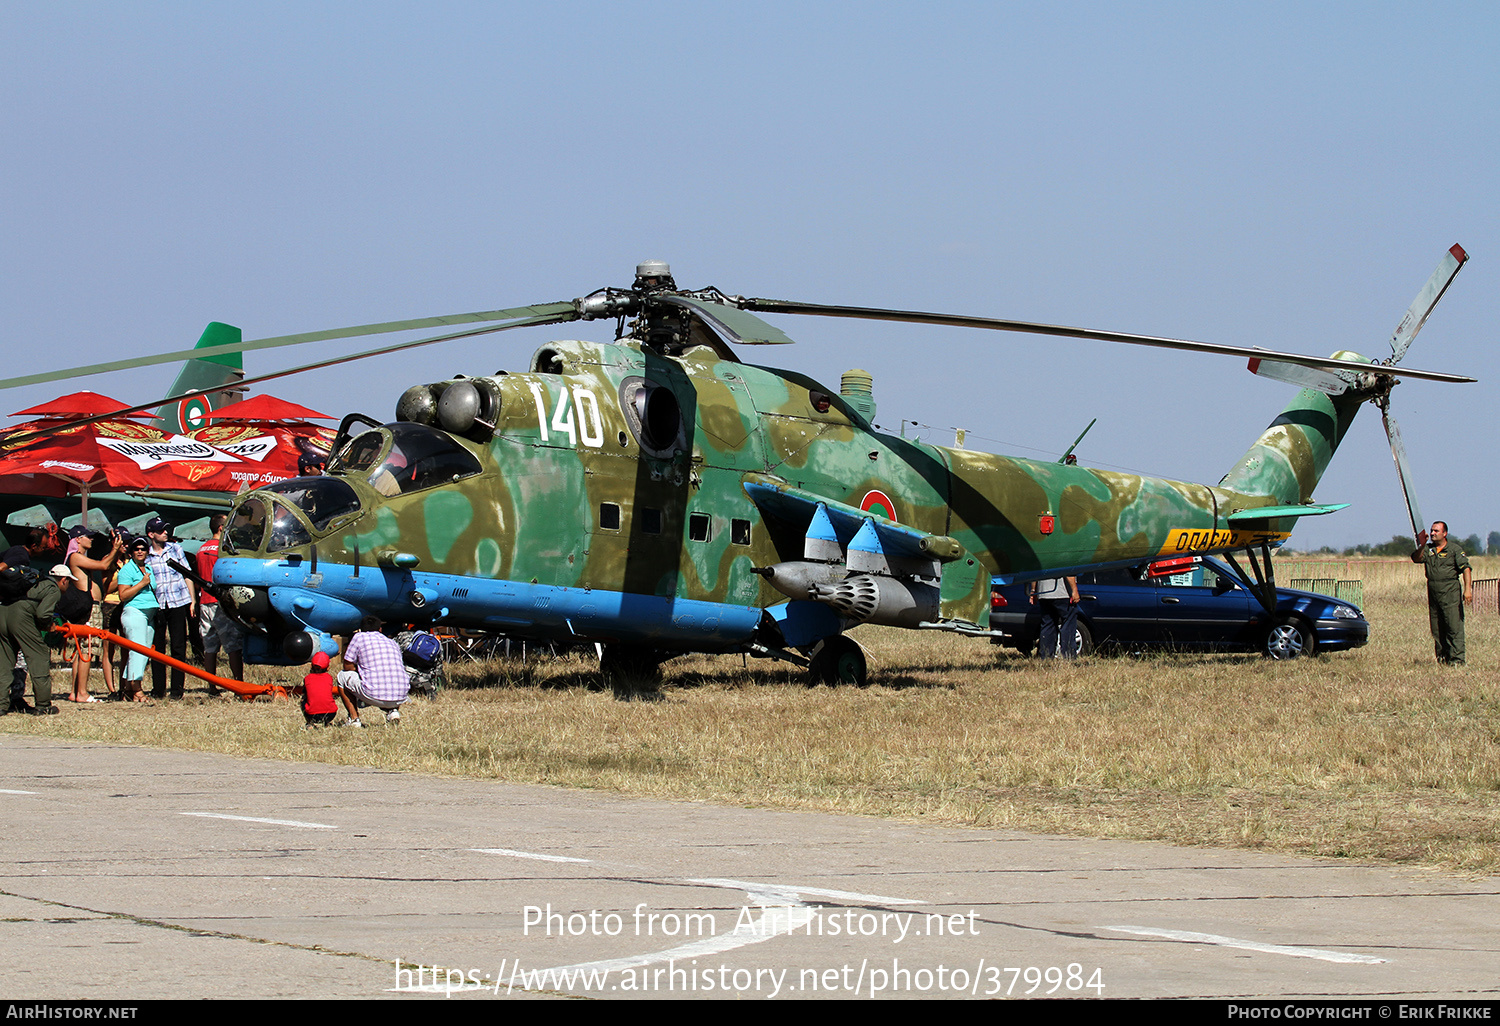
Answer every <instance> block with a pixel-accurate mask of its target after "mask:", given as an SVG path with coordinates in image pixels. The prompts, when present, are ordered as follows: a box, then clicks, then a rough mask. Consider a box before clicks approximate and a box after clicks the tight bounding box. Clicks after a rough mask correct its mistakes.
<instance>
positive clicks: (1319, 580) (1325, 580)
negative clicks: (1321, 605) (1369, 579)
mask: <svg viewBox="0 0 1500 1026" xmlns="http://www.w3.org/2000/svg"><path fill="white" fill-rule="evenodd" d="M1287 587H1288V588H1300V589H1301V590H1303V591H1315V592H1317V593H1318V594H1319V595H1332V596H1333V597H1334V598H1336V599H1338V600H1339V601H1340V602H1352V603H1354V604H1355V605H1356V606H1360V607H1363V606H1364V604H1365V582H1364V581H1362V580H1342V581H1341V580H1339V579H1338V578H1337V577H1293V578H1292V579H1291V580H1290V581H1288V582H1287Z"/></svg>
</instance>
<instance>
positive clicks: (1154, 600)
mask: <svg viewBox="0 0 1500 1026" xmlns="http://www.w3.org/2000/svg"><path fill="white" fill-rule="evenodd" d="M1251 587H1252V584H1251V583H1250V582H1248V581H1246V580H1245V578H1244V577H1242V576H1241V575H1240V574H1238V573H1236V572H1235V570H1234V569H1233V568H1232V567H1230V566H1229V565H1228V564H1227V563H1224V562H1222V561H1220V560H1217V559H1214V558H1213V557H1211V556H1192V557H1187V558H1178V559H1170V560H1161V561H1158V562H1155V563H1143V564H1141V565H1139V566H1133V567H1126V568H1122V569H1115V570H1099V571H1095V572H1092V573H1088V574H1081V575H1079V577H1078V592H1079V597H1080V601H1079V605H1078V641H1079V645H1078V651H1079V652H1080V653H1081V654H1087V653H1089V652H1091V651H1093V650H1094V649H1095V648H1115V649H1124V650H1127V651H1128V650H1133V649H1139V648H1178V649H1195V650H1224V651H1243V652H1260V653H1262V654H1263V655H1267V656H1270V657H1271V658H1272V659H1295V658H1297V657H1298V656H1302V655H1311V654H1312V653H1314V652H1335V651H1339V650H1342V649H1349V648H1358V647H1359V646H1361V645H1363V644H1365V643H1366V642H1367V641H1369V639H1370V624H1369V622H1368V621H1367V620H1365V618H1364V614H1363V613H1361V612H1360V610H1359V607H1357V606H1354V605H1352V604H1350V603H1348V602H1344V601H1341V600H1339V599H1336V598H1332V597H1330V596H1328V595H1319V594H1316V593H1314V592H1310V591H1296V590H1293V589H1291V588H1277V589H1276V615H1275V616H1274V617H1273V616H1269V615H1267V613H1266V611H1265V609H1264V608H1263V607H1262V606H1261V604H1260V602H1258V601H1257V600H1256V598H1255V596H1254V594H1253V593H1252V592H1251V590H1250V589H1251ZM1027 588H1028V585H1026V584H1010V585H1001V584H1000V583H999V582H998V581H996V582H994V583H993V584H992V589H991V592H990V626H991V627H994V628H996V629H998V630H1002V631H1004V632H1005V637H1004V638H1001V639H997V644H1001V645H1008V646H1010V647H1012V648H1015V649H1018V650H1020V651H1021V652H1022V653H1023V654H1029V653H1030V652H1031V651H1032V650H1033V649H1035V648H1036V644H1037V639H1038V637H1039V636H1040V635H1041V614H1040V613H1039V612H1038V611H1037V607H1036V606H1034V605H1032V604H1031V603H1030V601H1029V600H1028V599H1027Z"/></svg>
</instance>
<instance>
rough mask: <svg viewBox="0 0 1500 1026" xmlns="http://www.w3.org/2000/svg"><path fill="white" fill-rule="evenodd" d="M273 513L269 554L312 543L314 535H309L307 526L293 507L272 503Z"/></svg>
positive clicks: (268, 547) (267, 547) (267, 546)
mask: <svg viewBox="0 0 1500 1026" xmlns="http://www.w3.org/2000/svg"><path fill="white" fill-rule="evenodd" d="M271 505H272V509H273V513H272V515H271V538H270V541H269V542H267V544H266V551H267V552H280V551H281V550H282V549H294V548H296V547H297V546H298V545H306V544H308V543H309V542H311V541H312V535H311V534H310V533H308V530H307V527H306V525H304V524H303V523H302V520H301V518H299V517H298V516H297V514H296V513H295V512H294V511H293V509H292V507H291V506H288V505H285V504H284V503H280V502H275V503H272V504H271Z"/></svg>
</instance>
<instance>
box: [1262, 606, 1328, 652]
mask: <svg viewBox="0 0 1500 1026" xmlns="http://www.w3.org/2000/svg"><path fill="white" fill-rule="evenodd" d="M1316 647H1317V641H1316V640H1315V639H1314V638H1313V633H1312V631H1310V630H1308V629H1307V625H1306V624H1304V623H1303V622H1302V621H1301V620H1298V619H1297V618H1295V617H1291V616H1284V617H1282V618H1281V619H1280V620H1278V621H1276V625H1275V626H1274V627H1272V628H1271V629H1270V630H1269V631H1267V632H1266V643H1265V647H1264V648H1263V649H1262V653H1263V654H1264V655H1267V656H1269V657H1270V658H1272V659H1296V658H1297V657H1298V656H1310V655H1312V654H1313V649H1314V648H1316Z"/></svg>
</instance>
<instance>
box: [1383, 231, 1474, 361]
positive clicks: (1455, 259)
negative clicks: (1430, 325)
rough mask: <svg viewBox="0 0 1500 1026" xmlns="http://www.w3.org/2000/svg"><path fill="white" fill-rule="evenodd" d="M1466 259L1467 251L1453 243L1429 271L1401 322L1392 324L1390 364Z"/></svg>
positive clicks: (1404, 348) (1404, 352)
mask: <svg viewBox="0 0 1500 1026" xmlns="http://www.w3.org/2000/svg"><path fill="white" fill-rule="evenodd" d="M1468 259H1469V254H1467V253H1465V252H1464V248H1463V247H1462V246H1460V245H1458V244H1457V243H1455V244H1454V245H1453V246H1452V247H1451V248H1450V249H1449V250H1448V253H1447V255H1446V256H1444V257H1443V259H1442V262H1441V263H1439V264H1438V266H1437V270H1436V271H1433V272H1432V277H1431V278H1428V279H1427V284H1426V285H1423V286H1422V291H1421V292H1418V293H1417V298H1416V299H1414V300H1412V303H1411V306H1409V307H1407V310H1406V316H1405V317H1402V318H1401V323H1400V324H1398V325H1396V333H1395V334H1394V335H1392V336H1391V360H1390V362H1391V363H1392V364H1397V363H1400V362H1401V358H1402V357H1403V356H1405V355H1406V350H1407V348H1408V347H1409V346H1410V345H1411V341H1412V339H1414V338H1416V337H1417V332H1419V331H1421V330H1422V325H1424V324H1426V323H1427V316H1428V314H1430V313H1432V308H1433V307H1435V306H1437V304H1438V300H1439V299H1442V298H1443V293H1444V292H1447V291H1448V286H1449V285H1452V284H1453V279H1454V278H1456V277H1458V272H1459V270H1460V269H1461V268H1462V267H1463V266H1464V262H1465V261H1467V260H1468Z"/></svg>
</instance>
